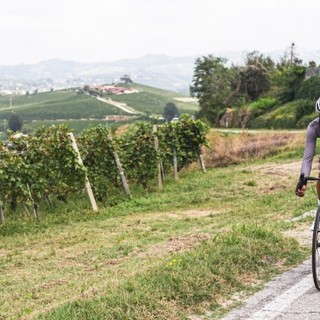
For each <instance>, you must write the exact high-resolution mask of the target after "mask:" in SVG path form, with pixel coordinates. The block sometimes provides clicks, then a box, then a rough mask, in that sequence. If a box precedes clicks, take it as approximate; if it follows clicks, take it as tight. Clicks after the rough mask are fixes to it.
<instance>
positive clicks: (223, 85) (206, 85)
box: [190, 43, 320, 127]
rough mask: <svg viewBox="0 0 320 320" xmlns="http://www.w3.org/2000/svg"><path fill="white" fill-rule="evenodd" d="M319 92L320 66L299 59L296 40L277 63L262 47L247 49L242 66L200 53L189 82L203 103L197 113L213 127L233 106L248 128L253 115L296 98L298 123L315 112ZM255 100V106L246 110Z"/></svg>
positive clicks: (239, 119)
mask: <svg viewBox="0 0 320 320" xmlns="http://www.w3.org/2000/svg"><path fill="white" fill-rule="evenodd" d="M307 70H308V74H309V77H307V78H306V72H307ZM319 92H320V77H319V76H318V66H317V64H316V63H315V62H314V61H309V62H308V64H305V63H304V62H303V61H302V60H301V59H299V58H298V56H297V55H296V53H295V45H294V43H292V45H291V47H290V49H289V51H287V52H286V53H285V54H284V55H283V56H282V57H281V58H280V61H279V62H275V61H274V60H273V59H272V58H271V57H269V56H266V55H264V54H262V53H260V52H259V51H253V52H250V53H248V54H247V55H246V58H245V63H244V65H243V66H238V65H234V64H231V65H230V64H228V61H227V60H226V59H224V58H221V57H216V56H214V55H211V54H210V55H208V56H202V57H199V58H198V59H197V60H196V61H195V68H194V75H193V79H192V85H191V86H190V94H191V96H192V97H197V98H198V100H199V104H200V111H199V113H198V115H197V116H198V117H199V118H204V119H207V121H208V122H210V124H211V125H213V126H219V124H220V123H219V122H220V120H221V118H222V117H223V116H224V115H225V113H226V111H227V110H230V109H231V110H232V111H234V112H236V113H237V117H238V122H237V125H239V126H240V125H241V126H248V127H250V125H251V124H252V121H253V120H254V118H255V117H257V116H259V115H261V114H262V113H264V112H267V111H270V110H272V109H275V108H278V107H280V106H283V105H285V104H287V103H290V102H298V103H296V106H295V107H294V108H295V111H294V113H295V115H294V117H295V120H296V121H298V120H299V119H301V118H302V117H304V116H306V115H310V114H311V113H312V111H313V110H314V101H315V100H316V99H317V98H318V97H319ZM254 103H255V104H256V107H253V108H248V106H249V105H252V104H254ZM259 104H260V105H261V106H259ZM257 106H258V107H257ZM257 110H258V112H257ZM295 123H297V122H295Z"/></svg>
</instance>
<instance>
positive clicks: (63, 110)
mask: <svg viewBox="0 0 320 320" xmlns="http://www.w3.org/2000/svg"><path fill="white" fill-rule="evenodd" d="M130 87H131V88H132V89H134V93H131V94H122V95H116V94H110V93H104V94H103V93H101V94H100V95H99V96H94V95H89V94H88V93H86V92H83V91H82V90H79V88H70V89H64V90H57V91H50V92H43V93H37V94H29V95H19V96H18V95H17V96H0V131H5V129H7V127H8V126H7V121H8V119H9V118H10V116H11V114H12V112H14V113H16V114H18V115H19V116H20V117H21V118H22V119H23V121H24V129H25V130H32V129H35V128H37V127H39V126H42V125H51V124H57V123H67V124H68V126H69V127H70V128H72V129H75V130H76V131H80V130H82V129H84V128H86V127H88V126H92V125H96V124H99V123H103V124H110V123H119V122H120V123H124V122H132V121H136V120H137V119H142V118H144V117H146V116H161V115H162V114H163V109H164V107H165V105H166V104H167V103H168V102H173V103H175V105H176V106H177V108H178V109H179V111H180V113H191V114H194V113H195V112H197V110H198V108H199V107H198V103H197V102H196V101H194V100H192V99H190V98H189V97H188V96H186V95H183V94H177V93H176V92H172V91H167V90H163V89H158V88H154V87H149V86H145V85H141V84H136V83H133V84H131V85H130Z"/></svg>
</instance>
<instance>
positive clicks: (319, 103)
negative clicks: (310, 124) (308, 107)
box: [315, 97, 320, 115]
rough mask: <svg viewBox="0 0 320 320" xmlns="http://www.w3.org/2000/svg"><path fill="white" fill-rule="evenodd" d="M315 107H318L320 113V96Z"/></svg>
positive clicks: (317, 110)
mask: <svg viewBox="0 0 320 320" xmlns="http://www.w3.org/2000/svg"><path fill="white" fill-rule="evenodd" d="M315 109H316V112H317V113H318V114H319V115H320V97H319V98H318V100H317V102H316V105H315Z"/></svg>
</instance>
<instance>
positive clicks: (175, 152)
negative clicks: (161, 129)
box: [173, 147, 178, 181]
mask: <svg viewBox="0 0 320 320" xmlns="http://www.w3.org/2000/svg"><path fill="white" fill-rule="evenodd" d="M173 171H174V181H177V180H178V159H177V149H176V148H175V147H174V148H173Z"/></svg>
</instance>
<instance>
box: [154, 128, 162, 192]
mask: <svg viewBox="0 0 320 320" xmlns="http://www.w3.org/2000/svg"><path fill="white" fill-rule="evenodd" d="M157 133H158V128H157V125H156V124H154V125H153V137H154V148H155V150H156V153H157V155H158V153H159V141H158V134H157ZM157 167H158V188H159V190H162V174H161V161H160V159H159V160H158V164H157Z"/></svg>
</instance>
